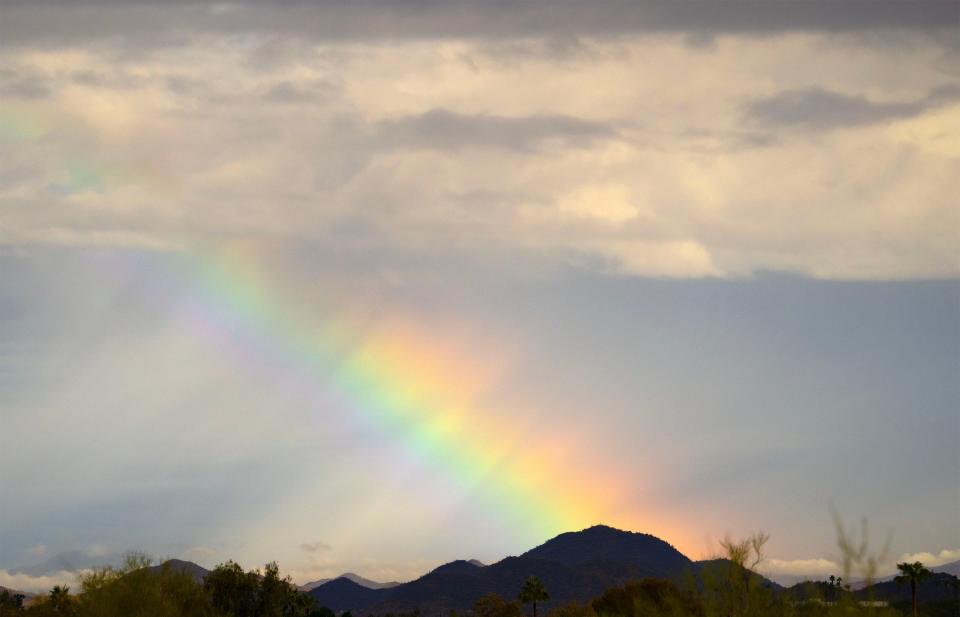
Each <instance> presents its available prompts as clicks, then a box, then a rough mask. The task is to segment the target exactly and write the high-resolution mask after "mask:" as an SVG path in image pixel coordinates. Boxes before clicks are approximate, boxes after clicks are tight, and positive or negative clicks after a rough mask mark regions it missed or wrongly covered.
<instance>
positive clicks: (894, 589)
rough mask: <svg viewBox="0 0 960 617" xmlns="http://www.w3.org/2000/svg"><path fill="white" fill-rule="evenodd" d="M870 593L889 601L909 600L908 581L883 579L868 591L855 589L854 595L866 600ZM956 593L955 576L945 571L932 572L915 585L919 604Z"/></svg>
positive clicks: (936, 600)
mask: <svg viewBox="0 0 960 617" xmlns="http://www.w3.org/2000/svg"><path fill="white" fill-rule="evenodd" d="M871 593H872V595H873V598H874V599H877V600H886V601H888V602H891V603H893V602H910V585H909V584H908V583H897V582H896V581H885V582H882V583H877V584H876V585H874V586H873V588H872V589H871V590H869V591H868V590H866V589H861V590H859V591H857V592H856V596H857V598H859V599H863V600H866V599H869V596H870V594H871ZM958 593H960V589H958V586H957V577H956V576H954V575H952V574H947V573H946V572H934V573H933V574H931V575H930V576H928V577H927V578H925V579H923V580H922V581H920V584H919V585H917V599H918V600H919V602H920V603H921V604H925V603H927V602H941V601H947V600H953V599H955V598H957V597H958Z"/></svg>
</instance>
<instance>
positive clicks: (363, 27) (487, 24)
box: [0, 0, 960, 45]
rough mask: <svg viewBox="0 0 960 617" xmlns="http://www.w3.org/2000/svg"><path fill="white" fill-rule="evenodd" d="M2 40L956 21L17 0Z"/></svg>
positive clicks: (915, 10) (923, 13)
mask: <svg viewBox="0 0 960 617" xmlns="http://www.w3.org/2000/svg"><path fill="white" fill-rule="evenodd" d="M0 10H2V12H3V19H2V20H0V41H4V42H6V43H7V44H24V43H34V44H35V43H37V42H39V41H44V42H46V43H48V44H57V43H65V42H77V41H83V40H89V39H112V40H124V41H125V42H127V43H129V44H133V45H150V44H151V43H153V44H157V43H165V44H177V43H178V42H182V40H183V37H184V36H188V35H198V34H205V33H207V34H250V33H254V34H265V35H284V36H300V37H306V38H310V39H321V40H323V39H330V40H343V39H390V40H396V39H403V38H444V37H477V38H492V39H496V38H510V37H527V36H531V37H539V36H564V35H584V36H587V35H603V34H621V33H634V32H636V33H642V32H684V33H690V34H701V35H707V36H709V35H712V34H722V33H758V34H766V33H778V32H784V31H823V32H847V31H871V30H886V29H891V28H893V29H907V30H919V31H949V29H951V28H956V26H957V24H958V20H960V5H958V3H957V2H955V1H951V0H927V1H925V2H904V1H884V2H874V1H866V0H847V1H845V2H827V1H823V0H810V1H803V2H770V1H758V0H753V1H747V0H736V1H731V2H706V1H696V2H694V1H690V2H672V1H662V0H660V1H655V2H629V1H627V0H606V1H602V2H591V3H584V2H573V1H571V0H564V1H561V2H546V1H541V0H531V1H527V2H521V3H514V2H504V1H493V2H489V1H479V0H460V1H459V2H456V1H448V2H440V1H435V0H416V1H406V2H397V1H389V0H366V1H359V2H346V1H342V2H325V3H322V4H318V3H312V2H300V1H274V2H257V3H254V2H233V3H222V4H204V3H197V2H146V1H141V2H120V1H119V0H85V1H80V2H66V1H55V0H41V1H39V2H32V1H31V2H28V1H25V0H14V1H13V2H8V3H6V5H5V6H4V8H3V9H0Z"/></svg>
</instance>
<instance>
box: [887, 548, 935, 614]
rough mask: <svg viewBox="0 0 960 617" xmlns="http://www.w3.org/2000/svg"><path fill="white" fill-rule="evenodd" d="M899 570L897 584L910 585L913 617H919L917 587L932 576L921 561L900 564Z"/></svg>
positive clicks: (898, 565)
mask: <svg viewBox="0 0 960 617" xmlns="http://www.w3.org/2000/svg"><path fill="white" fill-rule="evenodd" d="M897 569H898V570H900V574H899V576H897V577H896V578H895V579H894V580H895V581H897V584H903V583H910V597H911V602H912V604H913V617H917V585H918V584H919V583H920V581H922V580H923V579H925V578H927V577H928V576H930V570H928V569H926V568H925V567H924V566H923V564H922V563H920V562H919V561H915V562H913V563H907V562H903V563H898V564H897Z"/></svg>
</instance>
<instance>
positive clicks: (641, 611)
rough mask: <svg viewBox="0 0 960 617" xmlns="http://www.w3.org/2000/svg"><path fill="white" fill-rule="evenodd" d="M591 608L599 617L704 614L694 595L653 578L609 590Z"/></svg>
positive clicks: (665, 616)
mask: <svg viewBox="0 0 960 617" xmlns="http://www.w3.org/2000/svg"><path fill="white" fill-rule="evenodd" d="M592 608H593V612H594V613H595V614H596V615H599V616H600V617H645V616H647V615H656V616H663V617H672V616H676V617H680V616H684V617H686V616H690V617H695V616H696V617H699V616H701V615H703V607H702V606H701V603H700V602H699V600H698V598H697V597H696V596H695V595H693V594H690V593H684V592H681V591H680V590H679V589H678V588H677V586H676V585H674V584H673V583H671V582H670V581H665V580H660V579H652V578H647V579H643V580H642V581H631V582H629V583H627V584H626V585H624V586H623V587H614V588H613V589H608V590H607V591H606V592H604V594H603V595H602V596H600V597H599V598H596V599H595V600H594V601H593V603H592Z"/></svg>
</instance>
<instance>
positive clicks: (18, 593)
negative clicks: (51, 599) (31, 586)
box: [0, 585, 35, 598]
mask: <svg viewBox="0 0 960 617" xmlns="http://www.w3.org/2000/svg"><path fill="white" fill-rule="evenodd" d="M2 591H6V592H7V593H9V594H10V595H13V596H23V597H24V598H32V597H33V596H34V595H35V594H32V593H27V592H26V591H18V590H16V589H10V588H9V587H4V586H3V585H0V592H2Z"/></svg>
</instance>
